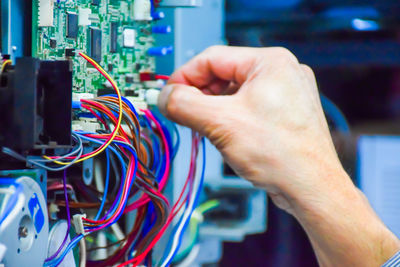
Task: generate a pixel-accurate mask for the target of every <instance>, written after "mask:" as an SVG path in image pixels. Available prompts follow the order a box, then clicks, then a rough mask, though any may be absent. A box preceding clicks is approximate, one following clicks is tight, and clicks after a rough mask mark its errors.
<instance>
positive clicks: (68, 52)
mask: <svg viewBox="0 0 400 267" xmlns="http://www.w3.org/2000/svg"><path fill="white" fill-rule="evenodd" d="M74 56H75V49H74V48H65V57H74Z"/></svg>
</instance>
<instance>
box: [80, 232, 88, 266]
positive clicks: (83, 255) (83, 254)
mask: <svg viewBox="0 0 400 267" xmlns="http://www.w3.org/2000/svg"><path fill="white" fill-rule="evenodd" d="M79 245H80V250H79V252H80V256H81V257H80V259H79V267H86V241H85V238H82V239H81V240H80V241H79Z"/></svg>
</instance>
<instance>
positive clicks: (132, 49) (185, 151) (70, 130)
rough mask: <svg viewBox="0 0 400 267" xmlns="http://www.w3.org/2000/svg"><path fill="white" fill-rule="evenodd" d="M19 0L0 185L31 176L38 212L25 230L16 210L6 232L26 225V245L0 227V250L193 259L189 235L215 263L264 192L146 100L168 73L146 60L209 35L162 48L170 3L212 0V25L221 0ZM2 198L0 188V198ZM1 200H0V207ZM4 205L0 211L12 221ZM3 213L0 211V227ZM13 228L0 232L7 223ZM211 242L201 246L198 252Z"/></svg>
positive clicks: (1, 84) (256, 214) (261, 213)
mask: <svg viewBox="0 0 400 267" xmlns="http://www.w3.org/2000/svg"><path fill="white" fill-rule="evenodd" d="M19 1H21V0H16V1H15V2H18V3H19ZM25 2H26V1H25ZM13 3H14V2H13ZM31 4H32V6H30V5H28V4H26V3H25V4H24V5H25V7H27V8H28V9H29V7H30V8H31V10H30V11H31V17H29V16H26V17H24V25H25V26H24V27H25V28H26V27H28V28H29V31H28V32H29V34H26V31H24V33H22V32H21V31H19V32H13V33H11V31H8V33H9V34H10V35H12V36H16V35H17V34H20V37H22V38H21V39H23V40H24V41H25V43H26V42H28V43H29V42H31V43H32V46H31V49H30V50H31V51H28V50H26V51H25V49H24V54H25V56H24V57H20V56H21V55H20V54H18V53H17V52H19V50H18V49H19V47H20V46H15V47H14V48H15V49H14V48H13V49H8V50H4V51H7V52H6V53H8V54H11V55H10V56H8V55H4V54H3V56H2V62H1V63H2V64H1V70H0V101H1V102H0V104H1V105H0V109H1V111H2V114H4V116H3V117H2V118H0V146H1V153H0V157H1V164H0V169H5V171H0V177H5V178H6V179H4V178H0V182H1V181H3V182H6V181H9V180H8V179H12V180H10V181H11V183H9V184H7V188H8V189H7V190H8V191H7V192H15V191H16V189H18V188H20V187H18V186H17V183H18V182H20V181H22V180H21V179H22V178H19V177H29V178H23V179H24V180H23V181H25V179H30V181H31V182H29V183H30V184H35V183H37V186H35V191H34V192H35V194H37V195H38V196H39V193H40V194H42V195H41V197H40V201H38V202H39V204H37V207H40V208H39V209H37V208H36V209H35V212H36V213H35V214H34V219H32V220H33V225H34V227H36V226H35V225H36V223H37V222H40V221H41V222H42V223H43V225H42V230H39V228H40V227H39V228H38V229H36V230H35V229H33V228H32V227H31V226H29V225H30V224H29V221H28V220H25V219H24V221H22V222H21V225H20V227H19V228H18V229H20V231H19V232H18V233H17V234H19V238H20V239H19V240H24V239H22V238H25V237H24V236H25V235H26V236H27V237H29V238H31V237H30V236H29V234H30V233H36V234H37V235H35V236H34V241H33V244H34V245H35V246H34V248H33V246H32V248H29V249H28V248H27V247H29V246H28V245H24V244H25V243H24V244H23V245H22V246H21V247H18V248H19V249H21V250H20V251H19V252H18V248H17V247H16V245H15V244H19V243H16V242H14V241H9V240H13V239H12V238H11V237H10V238H9V237H8V236H7V238H4V239H3V236H2V234H3V232H1V231H0V237H1V238H0V243H1V244H0V263H6V266H8V265H7V264H10V266H22V265H26V258H24V257H22V256H21V255H22V250H24V251H25V250H26V252H24V253H25V254H23V255H28V252H29V253H30V252H31V251H32V252H33V251H36V249H41V251H40V253H37V254H33V255H32V256H31V257H32V258H34V259H33V260H32V261H31V263H33V262H34V263H35V266H36V265H37V266H46V267H47V266H75V264H78V263H79V265H80V266H85V265H86V266H113V265H116V264H122V265H131V264H132V265H134V266H137V265H142V264H144V265H149V264H155V265H157V266H169V265H170V264H171V263H178V262H181V261H183V260H185V259H187V258H189V259H190V258H193V257H192V256H191V257H188V252H190V251H191V250H192V248H194V249H193V250H194V251H195V252H196V250H197V252H196V253H198V255H197V257H195V263H196V264H200V263H202V262H216V261H218V259H219V258H220V257H221V244H222V242H223V241H224V240H234V241H239V240H242V239H243V238H244V236H245V235H247V234H249V233H256V232H260V231H263V230H264V229H265V206H264V205H265V193H264V192H262V191H260V190H256V189H254V188H253V187H252V186H251V185H250V184H249V183H247V182H244V181H242V180H240V179H238V177H236V178H232V179H231V178H226V177H223V178H221V177H220V175H222V173H221V172H220V171H221V170H222V166H223V161H222V158H221V156H220V155H219V154H218V153H217V152H216V150H215V149H214V150H210V149H211V145H210V144H209V143H207V142H206V141H205V140H204V138H202V137H201V136H199V134H198V133H191V132H190V131H189V130H188V129H178V128H177V127H176V125H175V124H173V123H171V122H170V121H168V120H166V119H165V118H164V117H162V116H161V114H160V113H159V112H158V111H157V110H156V109H155V108H154V106H155V105H156V103H157V97H158V95H159V89H160V88H161V87H163V86H164V85H165V83H166V80H168V76H166V75H162V74H166V73H171V72H172V69H164V70H163V71H160V72H159V73H162V74H157V73H156V65H157V66H158V67H160V66H165V67H167V66H168V67H174V66H175V67H176V66H178V65H179V64H180V63H179V64H177V63H176V62H175V60H172V61H168V60H169V59H168V58H171V57H175V56H176V57H178V56H179V57H180V59H181V60H182V61H181V63H183V61H185V60H187V59H188V58H189V57H191V56H193V55H194V54H195V53H196V51H198V52H199V51H200V50H202V49H203V48H205V46H207V45H211V44H214V43H215V38H214V37H215V36H216V35H218V34H216V35H215V34H213V38H211V39H207V38H204V39H205V40H206V39H207V44H205V43H196V44H194V43H192V44H191V45H192V46H195V47H194V50H193V51H191V52H190V51H189V52H190V53H187V52H188V51H187V50H186V49H187V48H188V47H189V45H187V44H185V46H184V49H182V51H180V52H179V53H174V49H173V47H174V44H175V42H174V38H175V37H177V40H178V39H179V40H183V39H188V38H186V37H185V38H182V37H179V36H178V35H177V36H175V34H171V33H172V31H173V29H174V30H175V29H177V30H178V31H179V32H180V33H179V34H182V33H183V32H181V31H180V30H181V28H180V27H183V26H186V23H185V22H184V21H182V22H180V24H179V25H176V24H175V15H174V14H171V12H172V13H173V12H175V11H177V14H178V13H181V14H186V12H188V15H187V16H188V17H187V18H190V19H193V20H194V21H198V18H199V17H202V16H203V17H204V14H210V13H209V12H208V11H209V10H212V11H213V12H214V13H212V14H214V15H218V16H215V17H216V18H219V19H220V20H219V21H218V22H217V23H218V24H221V28H222V7H223V4H222V2H220V3H216V2H214V3H211V2H210V3H208V2H207V4H206V5H205V6H204V7H205V9H198V10H200V12H199V13H193V10H195V9H179V7H199V6H200V4H201V1H180V0H179V1H169V0H163V1H160V0H154V1H150V0H78V1H71V0H60V1H53V0H52V1H47V0H35V1H32V3H31ZM162 6H168V7H177V8H178V9H168V10H163V9H160V8H161V7H162ZM2 7H3V4H2ZM210 7H214V9H212V8H211V9H209V8H210ZM215 7H217V8H216V9H215ZM11 10H12V8H11V6H10V7H9V9H8V8H7V9H6V11H7V12H4V13H6V14H7V16H8V17H9V18H10V21H11V22H7V23H8V24H7V26H10V27H9V28H10V29H11V28H13V27H12V26H13V23H15V21H17V20H16V19H14V16H12V15H10V14H8V12H11ZM189 10H190V11H189ZM216 10H217V12H216ZM220 12H221V14H220ZM217 13H218V14H217ZM2 14H3V12H2ZM166 14H167V15H166ZM168 14H169V16H170V19H172V20H174V21H172V22H171V23H170V21H167V16H168ZM5 17H6V16H5ZM203 21H204V20H203ZM25 22H26V23H25ZM207 23H210V24H209V25H215V22H212V21H211V20H210V21H207ZM189 25H190V24H187V26H189ZM193 25H194V24H193ZM207 25H208V24H207ZM197 27H198V28H196V29H198V30H196V31H197V33H196V35H198V33H199V32H200V31H201V32H202V33H203V35H201V36H203V37H206V36H209V33H210V31H209V29H206V28H207V27H205V26H204V25H203V24H199V25H197ZM201 27H204V28H201ZM2 29H3V28H2ZM196 31H193V29H192V32H191V34H195V32H196ZM2 36H4V35H2ZM218 36H219V37H221V39H222V34H221V35H218ZM197 37H199V36H197ZM163 38H165V39H164V41H162V42H161V41H160V40H157V41H156V39H163ZM171 38H172V40H171ZM11 39H12V40H14V39H13V38H11ZM11 39H10V40H11ZM3 40H6V41H7V42H8V41H9V40H8V39H7V38H6V39H4V38H2V41H3ZM165 40H169V41H165ZM188 40H189V39H188ZM193 40H195V39H193ZM219 41H220V40H219ZM2 43H3V42H2ZM11 43H12V42H8V43H7V44H8V45H9V44H11ZM21 43H23V42H21ZM3 47H4V45H3ZM181 54H184V55H185V56H184V57H181ZM18 55H19V56H18ZM16 56H17V57H16ZM31 56H32V57H31ZM165 60H166V61H165ZM163 61H165V62H164V63H163ZM156 62H157V64H156ZM180 135H182V136H181V139H180ZM179 140H181V144H182V145H181V146H180V145H179V143H180V141H179ZM180 147H181V148H180ZM206 155H210V156H211V159H208V156H206ZM175 162H176V163H177V166H175ZM211 163H213V164H217V165H213V164H211ZM208 164H210V166H211V167H212V168H211V169H210V170H207V168H206V165H208ZM182 166H188V168H187V169H185V168H183V167H182ZM215 166H218V169H215ZM33 168H35V169H33ZM21 169H23V170H21ZM206 176H209V177H206ZM216 176H217V180H216V181H214V179H215V177H216ZM47 178H48V179H47ZM220 178H221V179H220ZM13 181H15V182H13ZM181 182H182V183H181ZM21 183H22V182H21ZM31 187H32V186H31ZM10 188H11V189H12V190H9V189H10ZM21 188H22V187H21ZM32 188H33V187H32ZM31 193H32V192H31V191H26V192H23V193H21V194H18V196H24V197H30V196H29V194H31ZM38 199H39V198H38ZM43 199H44V201H43ZM46 202H47V203H46ZM6 203H7V201H6V198H0V207H3V206H5V205H6ZM46 204H47V205H46ZM16 209H17V210H18V209H19V206H16ZM25 211H26V210H25ZM39 211H40V212H41V213H40V212H39ZM38 212H39V213H38ZM8 213H9V212H8V211H7V212H4V209H2V210H1V209H0V216H3V215H4V214H8ZM9 214H10V215H7V218H8V220H11V219H12V218H15V220H19V217H18V218H17V217H15V216H14V213H9ZM15 214H19V213H17V212H15ZM37 214H41V216H39V215H37ZM22 215H23V216H25V215H24V214H22ZM13 216H14V217H13ZM18 216H19V215H18ZM37 216H39V217H37ZM41 219H42V220H41ZM18 223H20V222H19V221H18ZM188 225H191V226H190V227H189V228H188V227H187V226H188ZM3 226H4V227H5V226H6V225H5V224H4V225H3V224H2V223H0V229H2V227H3ZM13 227H14V228H15V227H18V226H17V223H15V225H13ZM29 227H30V228H29ZM32 229H33V230H35V231H36V232H35V231H33V230H32ZM193 229H195V231H194V232H193V231H191V230H193ZM14 230H15V229H14ZM14 230H13V231H7V232H4V234H9V235H11V234H15V231H14ZM229 233H231V234H229ZM17 237H18V235H17ZM3 240H6V241H4V242H3ZM29 240H30V239H29ZM18 242H20V241H18ZM30 242H31V241H29V242H26V243H29V244H31V243H30ZM33 249H35V250H33ZM73 249H76V251H78V252H79V256H78V255H77V253H75V250H74V251H73ZM211 249H212V250H213V251H212V256H211V257H208V258H207V259H204V256H205V255H210V250H211ZM11 252H12V254H10V253H11ZM15 253H17V254H18V253H21V255H20V254H18V255H16V254H15ZM10 255H12V260H13V262H12V263H11V262H10ZM29 255H31V254H29Z"/></svg>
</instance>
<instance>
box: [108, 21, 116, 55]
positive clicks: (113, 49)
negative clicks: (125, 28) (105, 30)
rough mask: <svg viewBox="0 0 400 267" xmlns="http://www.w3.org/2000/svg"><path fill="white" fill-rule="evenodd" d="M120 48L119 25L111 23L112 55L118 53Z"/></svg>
mask: <svg viewBox="0 0 400 267" xmlns="http://www.w3.org/2000/svg"><path fill="white" fill-rule="evenodd" d="M117 48H118V23H117V22H111V25H110V53H116V52H117Z"/></svg>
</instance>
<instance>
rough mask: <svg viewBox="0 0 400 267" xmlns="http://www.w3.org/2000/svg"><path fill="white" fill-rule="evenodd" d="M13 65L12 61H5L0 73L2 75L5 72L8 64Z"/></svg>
mask: <svg viewBox="0 0 400 267" xmlns="http://www.w3.org/2000/svg"><path fill="white" fill-rule="evenodd" d="M11 63H12V62H11V59H7V60H5V61H4V62H3V64H2V65H1V70H0V73H2V72H3V71H4V69H5V67H6V66H7V65H8V64H11Z"/></svg>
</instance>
